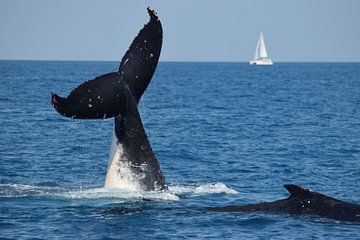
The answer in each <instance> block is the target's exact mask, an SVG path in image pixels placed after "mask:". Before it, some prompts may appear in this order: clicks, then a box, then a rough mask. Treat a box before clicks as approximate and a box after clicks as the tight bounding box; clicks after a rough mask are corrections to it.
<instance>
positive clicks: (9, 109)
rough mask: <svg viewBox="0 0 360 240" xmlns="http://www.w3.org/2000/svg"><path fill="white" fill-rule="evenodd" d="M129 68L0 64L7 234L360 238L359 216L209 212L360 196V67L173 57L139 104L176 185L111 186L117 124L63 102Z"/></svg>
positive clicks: (2, 229) (0, 153)
mask: <svg viewBox="0 0 360 240" xmlns="http://www.w3.org/2000/svg"><path fill="white" fill-rule="evenodd" d="M117 65H118V63H116V62H65V61H64V62H55V61H54V62H40V61H39V62H38V61H0V238H2V239H29V238H33V239H269V238H271V239H318V238H323V239H331V238H341V239H356V238H357V239H358V238H360V225H359V224H353V223H347V222H338V221H334V220H329V219H322V218H316V217H305V216H289V215H281V214H264V213H263V214H262V213H216V212H206V211H203V210H201V208H203V207H209V206H223V205H229V204H232V205H234V204H239V205H240V204H247V203H257V202H262V201H273V200H277V199H281V198H285V197H287V196H288V194H287V192H286V190H285V189H284V188H283V187H282V185H283V184H287V183H293V184H299V185H301V186H304V187H307V188H311V189H313V190H316V191H319V192H322V193H324V194H327V195H330V196H333V197H336V198H339V199H342V200H346V201H349V202H355V203H360V192H359V182H360V64H359V63H278V64H275V65H273V66H271V67H256V66H249V65H248V64H245V63H160V64H159V66H158V68H157V70H156V73H155V75H154V77H153V79H152V82H151V84H150V85H149V87H148V89H147V91H146V92H145V94H144V96H143V98H142V100H141V102H140V104H139V109H140V113H141V116H142V119H143V123H144V126H145V128H146V131H147V134H148V136H149V140H150V142H151V145H152V147H153V150H154V152H155V154H156V155H157V158H158V160H159V162H160V165H161V168H162V170H163V172H164V173H165V176H166V179H167V183H168V185H169V186H170V187H169V190H168V191H165V192H134V191H123V190H116V191H115V190H107V189H104V188H102V187H103V184H104V179H105V174H106V168H107V163H108V154H109V148H110V138H111V133H112V127H113V120H112V119H108V120H70V119H67V118H64V117H62V116H60V115H59V114H58V113H57V112H56V111H55V110H54V109H53V107H52V106H51V104H50V93H51V92H56V93H58V94H60V95H62V96H64V95H67V94H68V93H69V92H70V91H71V90H72V89H73V88H74V87H75V86H77V85H78V84H80V83H82V82H83V81H85V80H88V79H92V78H94V77H95V76H98V75H100V74H103V73H106V72H111V71H115V70H116V69H117Z"/></svg>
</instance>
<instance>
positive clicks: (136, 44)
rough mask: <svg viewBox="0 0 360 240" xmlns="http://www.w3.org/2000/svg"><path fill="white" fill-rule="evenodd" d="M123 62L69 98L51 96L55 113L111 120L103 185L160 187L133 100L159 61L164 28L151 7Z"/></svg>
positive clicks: (159, 174)
mask: <svg viewBox="0 0 360 240" xmlns="http://www.w3.org/2000/svg"><path fill="white" fill-rule="evenodd" d="M148 13H149V15H150V21H149V22H148V23H147V24H145V26H144V27H143V28H142V29H141V30H140V32H139V33H138V35H137V36H136V37H135V39H134V40H133V42H132V43H131V45H130V47H129V50H128V51H127V52H126V53H125V55H124V57H123V58H122V60H121V63H120V66H119V69H118V71H117V72H111V73H107V74H104V75H102V76H98V77H96V78H95V79H92V80H89V81H86V82H84V83H83V84H81V85H79V86H78V87H76V88H75V89H74V90H73V91H71V92H70V94H69V95H68V96H67V97H60V96H58V95H57V94H56V93H52V94H51V103H52V104H53V106H54V108H55V109H56V111H57V112H58V113H60V114H61V115H63V116H65V117H69V118H76V119H105V118H114V119H115V127H114V132H113V138H112V144H111V150H110V159H109V165H108V171H107V174H106V179H105V187H106V188H130V189H136V190H144V191H150V190H163V189H165V188H166V185H165V178H164V175H163V174H162V172H161V170H160V165H159V163H158V161H157V159H156V157H155V154H154V153H153V151H152V148H151V145H150V143H149V140H148V138H147V136H146V132H145V129H144V126H143V124H142V122H141V118H140V114H139V111H138V109H137V104H138V102H139V100H140V98H141V96H142V95H143V93H144V91H145V90H146V88H147V86H148V85H149V83H150V81H151V78H152V76H153V75H154V72H155V69H156V66H157V63H158V61H159V57H160V52H161V47H162V26H161V22H160V20H159V19H158V17H157V15H156V13H155V11H154V10H151V9H150V8H148Z"/></svg>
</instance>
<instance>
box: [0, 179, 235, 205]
mask: <svg viewBox="0 0 360 240" xmlns="http://www.w3.org/2000/svg"><path fill="white" fill-rule="evenodd" d="M207 194H237V192H236V191H235V190H233V189H231V188H229V187H227V186H226V185H225V184H224V183H206V184H201V185H192V186H183V185H174V186H169V189H168V190H166V191H147V192H144V191H133V190H129V189H108V188H88V189H83V188H80V189H79V188H77V189H75V188H66V187H52V186H36V185H24V184H0V198H21V197H30V198H47V199H55V200H99V199H103V200H115V201H116V202H117V203H118V202H128V201H142V200H153V201H178V200H179V199H180V198H181V196H183V195H189V196H199V195H207Z"/></svg>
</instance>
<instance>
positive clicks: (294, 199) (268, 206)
mask: <svg viewBox="0 0 360 240" xmlns="http://www.w3.org/2000/svg"><path fill="white" fill-rule="evenodd" d="M284 187H285V188H286V189H287V190H288V191H289V193H290V196H289V197H288V198H286V199H282V200H278V201H274V202H265V203H258V204H248V205H243V206H225V207H209V208H206V210H211V211H217V212H269V213H285V214H296V215H310V216H319V217H323V218H330V219H335V220H339V221H349V222H360V205H359V204H354V203H348V202H344V201H341V200H337V199H335V198H332V197H328V196H326V195H323V194H321V193H318V192H314V191H312V190H309V189H304V188H301V187H299V186H297V185H284Z"/></svg>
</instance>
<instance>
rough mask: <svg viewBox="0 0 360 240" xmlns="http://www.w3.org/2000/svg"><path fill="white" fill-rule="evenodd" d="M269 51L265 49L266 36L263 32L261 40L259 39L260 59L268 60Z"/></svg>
mask: <svg viewBox="0 0 360 240" xmlns="http://www.w3.org/2000/svg"><path fill="white" fill-rule="evenodd" d="M267 56H268V55H267V51H266V47H265V41H264V36H263V34H262V32H260V38H259V58H267Z"/></svg>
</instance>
